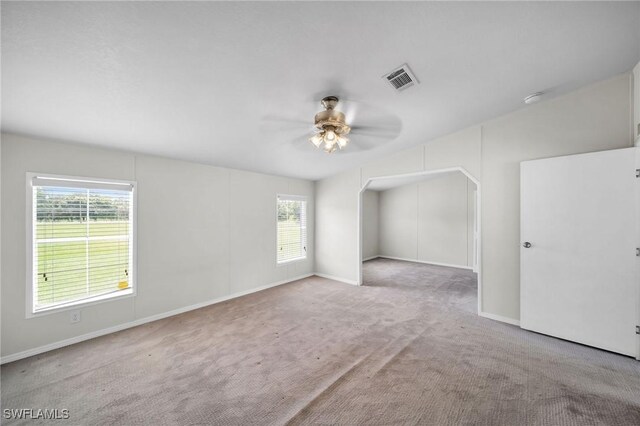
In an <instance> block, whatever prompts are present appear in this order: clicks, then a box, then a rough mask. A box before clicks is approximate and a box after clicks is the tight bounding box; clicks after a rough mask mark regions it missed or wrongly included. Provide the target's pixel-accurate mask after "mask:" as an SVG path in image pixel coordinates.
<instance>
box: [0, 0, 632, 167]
mask: <svg viewBox="0 0 640 426" xmlns="http://www.w3.org/2000/svg"><path fill="white" fill-rule="evenodd" d="M639 18H640V3H638V2H632V3H628V2H627V3H590V2H589V3H579V2H568V3H553V2H542V3H529V2H527V3H520V2H516V3H503V2H496V3H494V2H488V3H480V2H471V3H466V2H464V3H461V2H449V3H444V2H430V3H413V2H408V3H404V2H402V3H401V2H395V3H390V2H389V3H382V2H375V3H365V2H332V3H317V2H313V3H307V2H302V3H290V2H283V3H280V2H257V3H248V2H238V3H226V2H225V3H222V2H188V3H187V2H175V3H169V2H109V3H95V2H86V3H69V2H40V3H33V2H3V3H2V126H3V129H4V130H5V131H8V132H14V133H22V134H27V135H33V136H41V137H46V138H52V139H61V140H68V141H74V142H77V143H86V144H92V145H100V146H106V147H112V148H118V149H126V150H131V151H136V152H142V153H150V154H157V155H162V156H168V157H174V158H182V159H187V160H194V161H198V162H203V163H210V164H214V165H220V166H227V167H233V168H239V169H245V170H254V171H260V172H266V173H273V174H279V175H285V176H295V177H304V178H309V179H318V178H322V177H325V176H329V175H331V174H334V173H336V172H339V171H342V170H345V169H348V168H351V167H355V166H358V165H361V164H363V163H364V162H366V161H370V160H373V159H377V158H381V157H384V156H386V155H389V154H390V153H392V152H395V151H398V150H401V149H405V148H408V147H411V146H414V145H418V144H421V143H424V142H426V141H428V140H429V139H432V138H434V137H436V136H439V135H442V134H446V133H449V132H451V131H455V130H458V129H461V128H464V127H466V126H469V125H472V124H475V123H479V122H481V121H483V120H486V119H489V118H492V117H496V116H498V115H501V114H503V113H505V112H509V111H512V110H515V109H518V108H522V107H524V104H522V98H523V97H524V96H526V95H527V94H529V93H531V92H535V91H538V90H548V91H550V92H551V95H550V96H554V95H557V94H559V93H562V92H566V91H568V90H571V89H574V88H576V87H579V86H582V85H585V84H587V83H590V82H593V81H597V80H600V79H604V78H607V77H610V76H613V75H615V74H618V73H622V72H625V71H628V70H630V69H631V68H632V66H633V65H634V64H635V63H636V62H638V61H639V60H640V25H639V24H638V22H639ZM405 62H407V63H409V65H410V66H411V67H412V69H413V71H414V73H415V74H416V76H417V78H418V79H419V80H420V82H421V84H420V85H419V86H416V87H413V88H410V89H408V90H407V91H405V92H402V93H395V92H394V91H393V90H392V89H391V88H390V87H389V86H388V84H387V83H386V82H385V81H383V80H382V79H381V76H382V75H383V74H385V73H387V72H389V71H391V70H392V69H394V68H395V67H396V66H398V65H401V64H402V63H405ZM324 95H338V96H340V97H343V98H347V99H351V100H355V101H358V102H359V103H358V104H357V105H360V106H363V107H362V108H360V110H359V111H360V112H358V111H356V113H355V114H351V115H352V117H351V118H352V124H355V125H357V124H359V123H362V122H364V121H366V119H369V121H370V119H371V117H374V116H376V114H377V116H378V117H382V118H384V119H385V122H386V123H387V124H388V123H391V124H392V125H395V126H396V128H395V130H394V132H392V133H393V135H391V136H385V137H383V138H380V139H378V140H377V146H376V147H375V148H374V149H368V150H356V149H355V146H354V149H348V150H347V151H344V152H341V153H339V154H338V155H327V154H325V153H323V152H321V151H317V150H315V149H314V148H313V147H312V146H311V145H310V144H309V143H308V142H306V137H305V131H306V128H304V127H303V128H300V127H297V128H295V126H294V125H291V126H290V125H289V124H290V123H288V120H296V121H299V120H309V122H310V123H311V120H312V117H313V115H314V113H315V112H317V111H318V110H319V109H320V105H319V103H318V101H319V100H320V99H321V98H322V97H323V96H324ZM367 107H368V108H369V109H367ZM367 111H374V112H373V113H371V112H369V113H367ZM358 114H360V117H359V115H358ZM367 114H368V117H367ZM274 119H277V120H275V121H274ZM280 119H282V121H278V120H280ZM358 120H360V122H359V121H358ZM367 124H371V123H367ZM394 135H395V136H394ZM373 136H376V135H373ZM352 140H353V142H354V143H357V142H358V136H357V134H356V133H354V135H353V137H352ZM363 140H364V139H363ZM369 142H370V141H369ZM350 148H351V147H350Z"/></svg>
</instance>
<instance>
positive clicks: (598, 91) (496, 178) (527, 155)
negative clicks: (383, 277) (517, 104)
mask: <svg viewBox="0 0 640 426" xmlns="http://www.w3.org/2000/svg"><path fill="white" fill-rule="evenodd" d="M631 90H632V86H631V75H630V74H629V73H627V74H624V75H620V76H617V77H614V78H612V79H609V80H606V81H602V82H599V83H597V84H594V85H591V86H588V87H584V88H582V89H580V90H578V91H575V92H572V93H568V94H566V95H563V96H560V97H557V98H555V99H550V100H548V101H543V102H540V103H538V104H535V105H531V106H527V107H523V108H522V109H521V110H518V111H516V112H513V113H510V114H508V115H504V116H502V117H500V118H497V119H495V120H491V121H489V122H486V123H483V124H481V125H478V126H475V127H472V128H469V129H465V130H462V131H460V132H457V133H454V134H451V135H448V136H444V137H442V138H438V139H436V140H433V141H430V142H428V143H425V144H424V145H421V146H418V147H415V148H411V149H409V150H406V151H402V152H399V153H398V154H396V155H395V156H392V157H389V158H385V159H384V160H381V161H378V162H376V163H372V164H367V165H365V166H363V167H361V168H359V169H354V170H350V171H348V172H345V173H342V174H340V175H339V176H334V177H331V178H329V179H325V180H322V181H319V182H318V183H317V185H316V203H317V210H316V212H317V214H318V221H317V225H318V227H317V231H318V238H317V240H316V253H317V271H318V272H320V273H324V274H327V275H333V276H338V277H342V278H344V279H345V280H349V281H356V280H357V268H358V259H357V246H356V244H357V232H356V231H357V228H356V222H357V215H358V193H359V190H360V187H361V185H362V184H364V183H365V182H366V181H367V179H368V178H369V177H372V176H384V175H394V174H401V173H410V172H416V171H422V170H436V169H441V168H446V167H455V166H460V167H463V168H465V169H466V170H467V171H468V172H469V173H471V174H472V175H473V176H474V177H475V178H476V179H477V180H479V181H480V183H481V192H482V210H481V220H482V264H481V267H482V279H483V294H482V300H481V304H482V309H483V312H484V313H487V314H492V315H495V316H499V317H504V318H507V319H511V320H516V321H517V320H518V319H519V316H520V307H519V289H520V276H519V264H520V262H519V244H520V241H519V233H520V211H519V201H520V200H519V199H520V193H519V191H520V176H519V163H520V162H521V161H524V160H530V159H535V158H544V157H554V156H559V155H567V154H576V153H582V152H591V151H599V150H607V149H616V148H625V147H629V146H631V145H632V124H631V123H632V119H631V117H632V111H631V103H632V98H631ZM425 142H426V141H425ZM334 207H336V208H335V209H334ZM323 255H326V257H324V258H323Z"/></svg>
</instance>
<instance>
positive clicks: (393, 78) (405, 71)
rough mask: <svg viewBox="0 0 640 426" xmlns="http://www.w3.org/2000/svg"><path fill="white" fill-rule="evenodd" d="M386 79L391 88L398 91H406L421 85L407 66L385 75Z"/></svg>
mask: <svg viewBox="0 0 640 426" xmlns="http://www.w3.org/2000/svg"><path fill="white" fill-rule="evenodd" d="M384 78H385V79H386V80H387V81H388V82H389V84H390V85H391V87H393V88H394V89H395V90H397V91H400V90H404V89H406V88H408V87H411V86H413V85H414V84H418V83H419V81H418V79H417V78H416V77H415V76H414V75H413V73H412V72H411V70H410V69H409V65H407V64H404V65H402V66H401V67H399V68H396V69H395V70H393V71H391V72H390V73H389V74H387V75H385V76H384Z"/></svg>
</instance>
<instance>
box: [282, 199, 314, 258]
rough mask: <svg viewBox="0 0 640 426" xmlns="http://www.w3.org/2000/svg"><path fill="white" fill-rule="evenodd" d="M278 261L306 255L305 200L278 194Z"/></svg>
mask: <svg viewBox="0 0 640 426" xmlns="http://www.w3.org/2000/svg"><path fill="white" fill-rule="evenodd" d="M277 240H278V241H277V243H278V247H277V249H278V263H282V262H287V261H291V260H296V259H304V258H306V257H307V201H306V199H305V198H303V197H299V196H293V195H291V196H287V195H279V196H278V236H277Z"/></svg>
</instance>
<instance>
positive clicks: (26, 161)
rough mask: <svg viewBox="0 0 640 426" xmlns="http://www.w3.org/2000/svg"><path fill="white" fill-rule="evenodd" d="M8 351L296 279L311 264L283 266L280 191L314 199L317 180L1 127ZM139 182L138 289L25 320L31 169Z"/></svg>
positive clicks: (310, 234) (311, 201) (5, 348)
mask: <svg viewBox="0 0 640 426" xmlns="http://www.w3.org/2000/svg"><path fill="white" fill-rule="evenodd" d="M1 149H2V158H1V164H2V166H1V178H2V197H1V203H2V206H3V208H2V224H1V226H2V230H3V231H4V232H2V235H1V241H2V249H1V254H2V295H1V296H2V302H1V303H2V305H1V308H2V356H3V357H5V356H7V355H11V354H15V353H18V352H22V351H25V350H29V349H33V348H37V347H40V346H43V345H47V344H51V343H55V342H58V341H61V340H64V339H70V338H73V337H77V336H80V335H83V334H86V333H92V332H95V331H99V330H102V329H105V328H108V327H114V326H118V325H120V324H125V323H128V322H131V321H136V320H140V319H143V318H146V317H149V316H152V315H161V314H163V313H166V312H169V311H172V310H176V309H181V308H184V307H188V306H190V305H194V304H200V303H203V302H207V301H210V300H213V299H216V298H220V297H223V296H228V295H232V294H235V293H239V292H243V291H247V290H251V289H255V288H257V287H260V286H264V285H268V284H271V283H275V282H280V281H284V280H290V279H292V278H294V277H298V276H301V275H305V274H310V273H312V272H313V271H314V269H315V268H314V252H313V247H314V228H313V226H310V228H309V230H308V239H309V242H308V246H309V253H308V257H307V260H304V261H301V262H296V263H292V264H288V265H286V266H277V265H276V204H275V203H276V194H278V193H283V194H297V195H305V196H307V197H308V205H309V207H308V208H309V223H310V224H313V223H314V219H313V217H314V213H315V207H314V186H315V185H314V183H313V182H310V181H304V180H298V179H288V178H282V177H276V176H268V175H262V174H256V173H249V172H243V171H238V170H230V169H224V168H219V167H212V166H207V165H202V164H195V163H189V162H183V161H176V160H169V159H165V158H158V157H151V156H141V155H133V154H130V153H125V152H118V151H109V150H102V149H97V148H92V147H87V146H78V145H71V144H63V143H57V142H49V141H39V140H34V139H30V138H25V137H19V136H15V135H7V134H3V135H2V148H1ZM28 171H31V172H43V173H55V174H63V175H76V176H87V177H101V178H114V179H127V180H135V181H137V183H138V186H137V188H138V236H137V242H138V251H137V254H138V264H137V267H138V273H137V279H138V282H137V286H138V287H137V289H138V294H137V296H136V297H134V298H128V299H120V300H113V301H109V302H106V303H102V304H98V305H93V306H87V307H84V308H81V311H82V315H81V316H82V320H81V322H80V323H77V324H70V322H69V313H68V312H59V313H54V314H50V315H46V316H43V317H38V318H31V319H25V306H26V302H25V297H26V295H25V289H26V286H27V282H26V280H27V278H26V272H25V270H26V246H25V244H26V228H25V227H26V223H25V220H26V211H25V209H26V202H25V195H26V173H27V172H28Z"/></svg>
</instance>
